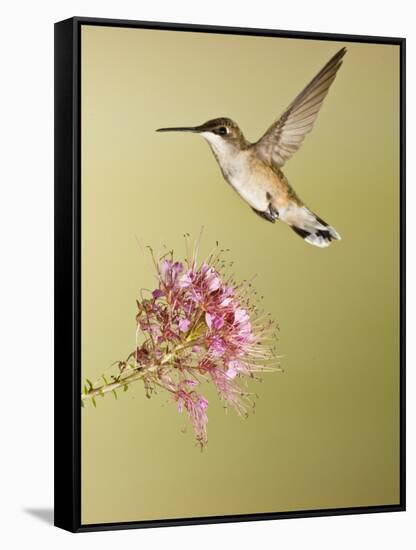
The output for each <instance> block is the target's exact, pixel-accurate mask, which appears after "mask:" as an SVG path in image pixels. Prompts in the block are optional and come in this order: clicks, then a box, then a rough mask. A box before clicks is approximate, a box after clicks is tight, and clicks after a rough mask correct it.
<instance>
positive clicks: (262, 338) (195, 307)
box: [124, 254, 275, 446]
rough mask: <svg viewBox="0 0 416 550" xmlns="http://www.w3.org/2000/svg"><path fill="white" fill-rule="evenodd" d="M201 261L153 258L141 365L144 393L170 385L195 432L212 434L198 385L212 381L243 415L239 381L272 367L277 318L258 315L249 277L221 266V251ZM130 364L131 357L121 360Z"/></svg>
mask: <svg viewBox="0 0 416 550" xmlns="http://www.w3.org/2000/svg"><path fill="white" fill-rule="evenodd" d="M212 258H214V256H211V259H210V260H208V261H207V262H203V263H202V264H200V265H198V264H197V261H196V258H195V257H194V258H193V259H191V260H188V261H187V262H186V263H182V262H175V261H174V260H173V254H169V255H168V256H165V257H164V258H163V259H161V260H159V261H158V260H155V263H156V267H157V277H158V285H157V288H155V289H154V290H153V292H151V294H150V297H149V298H146V299H144V298H143V299H141V300H140V301H138V302H137V306H138V312H137V316H136V322H137V338H138V345H137V349H136V351H135V352H133V354H130V356H129V357H131V356H132V357H134V358H135V364H134V365H133V366H131V365H130V368H135V369H137V370H138V371H139V372H140V374H141V376H142V379H143V382H144V386H145V390H146V394H147V395H148V396H150V395H151V394H152V393H153V392H156V391H158V390H160V389H164V390H166V391H168V392H170V393H171V394H172V395H173V397H174V400H175V401H176V403H177V407H178V410H179V412H183V410H186V411H187V414H188V417H189V419H190V421H191V423H192V426H193V429H194V432H195V436H196V439H197V441H198V443H199V444H200V445H201V446H204V445H205V444H206V442H207V422H208V417H207V407H208V401H207V399H206V398H205V397H204V396H203V395H202V394H201V393H200V390H199V392H198V393H196V392H195V389H194V388H195V387H196V386H197V385H198V388H201V389H202V385H203V383H204V382H205V383H206V382H211V383H212V384H213V385H214V386H215V388H216V390H217V393H218V395H219V397H220V399H221V400H222V401H223V402H224V403H225V405H227V406H230V407H232V408H234V409H235V410H236V411H237V413H238V414H240V415H245V414H247V411H248V410H249V408H250V403H251V400H252V397H253V396H252V395H250V394H249V393H248V392H247V391H246V390H245V389H243V386H242V384H241V383H243V382H244V380H245V379H249V378H253V377H254V375H255V373H256V372H258V371H268V370H275V367H274V366H273V365H272V363H273V361H274V350H273V348H272V347H271V343H272V340H270V338H273V323H272V322H271V321H270V320H267V318H266V321H264V320H263V321H259V320H258V314H257V309H256V306H255V305H253V304H254V300H253V296H252V294H251V291H250V288H249V286H248V285H244V284H241V285H237V284H235V283H233V282H232V281H231V280H230V278H228V277H227V276H226V275H225V274H224V273H223V272H222V271H221V270H220V268H219V265H220V263H221V262H220V259H219V258H220V255H217V256H216V257H215V258H216V259H214V260H213V259H212ZM124 364H125V365H126V364H127V365H128V361H126V362H124Z"/></svg>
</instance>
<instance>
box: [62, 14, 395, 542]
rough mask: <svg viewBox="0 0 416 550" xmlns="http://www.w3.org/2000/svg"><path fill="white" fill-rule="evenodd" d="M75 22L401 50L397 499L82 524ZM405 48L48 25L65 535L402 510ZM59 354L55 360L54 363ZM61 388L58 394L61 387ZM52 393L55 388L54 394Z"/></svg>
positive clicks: (156, 25)
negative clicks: (51, 55)
mask: <svg viewBox="0 0 416 550" xmlns="http://www.w3.org/2000/svg"><path fill="white" fill-rule="evenodd" d="M82 25H97V26H111V27H130V28H140V29H154V30H171V31H172V30H174V31H179V32H184V31H192V32H197V33H213V34H215V33H217V34H233V35H251V36H267V37H280V38H300V39H303V40H308V39H310V40H326V41H343V42H361V43H363V42H364V43H376V44H392V45H397V46H399V47H400V121H401V127H400V504H392V505H383V506H365V507H356V508H336V509H322V510H301V511H294V512H293V511H291V512H276V513H261V514H260V513H259V514H247V515H229V516H211V517H194V518H183V519H160V520H154V521H134V522H123V523H116V522H115V523H104V524H94V525H85V524H82V523H81V453H80V436H81V403H80V401H81V399H80V394H81V364H80V362H81V354H80V351H81V331H80V328H81V327H80V310H81V259H80V257H81V256H80V253H81V238H80V237H81V228H80V212H81V201H80V185H81V177H80V174H81V150H80V132H81V126H80V117H81V103H80V95H81V94H80V84H81V80H80V65H81V61H80V53H81V27H82ZM405 51H406V41H405V39H404V38H388V37H379V36H358V35H348V34H329V33H317V32H294V31H282V30H269V29H250V28H234V27H221V26H204V25H189V24H178V23H160V22H145V21H128V20H115V19H114V20H113V19H98V18H88V17H73V18H71V19H67V20H64V21H60V22H58V23H56V24H55V354H56V355H55V356H56V361H55V479H54V481H55V525H56V526H57V527H60V528H62V529H65V530H68V531H71V532H83V531H99V530H110V529H131V528H144V527H161V526H173V525H190V524H207V523H226V522H239V521H253V520H268V519H288V518H300V517H313V516H331V515H332V516H334V515H343V514H363V513H375V512H395V511H404V510H405V490H406V486H405V478H406V463H405V448H406V441H405V399H406V395H405V316H406V312H405V283H406V281H405V269H406V259H405V245H406V243H405V111H406V97H405ZM58 358H59V361H58ZM62 387H65V388H67V390H66V391H65V392H62V391H60V390H61V388H62ZM58 390H59V391H58Z"/></svg>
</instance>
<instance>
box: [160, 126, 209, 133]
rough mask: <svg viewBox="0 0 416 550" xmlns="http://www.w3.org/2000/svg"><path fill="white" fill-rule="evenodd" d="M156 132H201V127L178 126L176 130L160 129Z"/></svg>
mask: <svg viewBox="0 0 416 550" xmlns="http://www.w3.org/2000/svg"><path fill="white" fill-rule="evenodd" d="M156 132H199V126H178V127H176V128H158V129H157V130H156Z"/></svg>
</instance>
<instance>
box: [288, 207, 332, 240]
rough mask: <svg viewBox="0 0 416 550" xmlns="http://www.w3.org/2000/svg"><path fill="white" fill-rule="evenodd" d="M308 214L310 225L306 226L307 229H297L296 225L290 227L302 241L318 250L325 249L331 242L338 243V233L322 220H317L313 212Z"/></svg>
mask: <svg viewBox="0 0 416 550" xmlns="http://www.w3.org/2000/svg"><path fill="white" fill-rule="evenodd" d="M309 213H310V214H311V215H312V217H313V219H312V220H311V222H312V223H309V224H308V227H307V228H306V227H304V228H302V227H297V226H296V225H291V228H292V229H293V231H294V232H295V233H296V234H297V235H299V236H300V237H302V239H304V241H306V242H307V243H309V244H313V245H314V246H318V247H319V248H326V247H327V246H329V245H330V244H331V242H332V241H340V240H341V236H340V235H339V233H338V232H337V231H336V230H335V229H334V228H333V227H331V226H330V225H328V224H327V223H326V222H324V220H322V219H321V218H319V217H318V216H317V215H316V214H314V213H313V212H310V211H309Z"/></svg>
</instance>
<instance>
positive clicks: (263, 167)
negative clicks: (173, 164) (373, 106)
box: [157, 48, 347, 247]
mask: <svg viewBox="0 0 416 550" xmlns="http://www.w3.org/2000/svg"><path fill="white" fill-rule="evenodd" d="M346 51H347V50H346V48H342V49H341V50H339V51H338V52H337V53H336V54H335V55H334V56H333V57H332V58H331V59H330V60H329V61H328V63H327V64H326V65H325V66H324V67H323V68H322V69H321V70H320V71H319V73H318V74H317V75H316V76H315V77H314V78H313V79H312V80H311V81H310V82H309V84H308V85H307V86H306V87H305V88H304V89H303V90H302V91H301V92H300V94H299V95H297V96H296V98H295V99H294V100H293V101H292V103H291V104H290V105H289V107H288V108H287V109H286V110H285V111H284V113H283V114H282V115H281V116H280V118H279V119H278V120H277V121H276V122H274V123H273V124H272V125H271V126H270V128H269V129H268V130H267V131H266V133H265V134H264V135H263V136H262V137H261V138H260V139H259V140H258V141H256V142H255V143H250V142H249V141H247V140H246V138H245V137H244V135H243V133H242V131H241V130H240V128H239V127H238V125H237V124H236V123H235V122H234V121H232V120H231V119H229V118H225V117H222V118H215V119H213V120H209V121H208V122H205V123H204V124H201V125H200V126H192V127H176V128H159V129H158V130H157V131H158V132H194V133H198V134H200V135H201V136H203V137H204V138H205V140H206V141H207V142H208V144H209V146H210V147H211V149H212V152H213V153H214V156H215V158H216V159H217V162H218V164H219V166H220V168H221V172H222V174H223V176H224V178H225V180H226V181H227V182H228V183H229V184H230V185H231V186H232V187H233V188H234V189H235V190H236V191H237V193H238V194H239V195H240V196H241V197H242V198H243V199H244V200H245V201H246V202H247V203H248V204H249V205H250V206H251V208H252V210H254V212H255V213H256V214H258V215H259V216H261V217H262V218H264V219H265V220H267V221H269V222H272V223H274V222H275V221H276V220H281V221H282V222H285V223H287V224H288V225H289V226H290V227H291V228H292V229H293V231H295V233H297V234H298V235H300V236H301V237H302V238H303V239H304V240H305V241H306V242H308V243H310V244H313V245H315V246H319V247H326V246H329V245H330V244H331V241H332V240H334V239H335V240H339V239H341V237H340V235H339V234H338V233H337V231H336V230H335V229H334V228H333V227H331V226H330V225H329V224H327V223H326V222H324V220H322V219H321V218H319V217H318V216H317V215H316V214H314V213H313V212H312V211H311V210H309V208H308V207H307V206H306V205H305V204H304V203H303V202H302V200H301V199H300V198H299V197H298V195H297V194H296V193H295V191H294V189H293V188H292V187H291V185H290V184H289V182H288V180H287V178H286V176H285V175H284V174H283V172H282V170H281V168H282V167H283V166H284V164H285V162H286V161H287V160H289V159H290V158H291V157H292V155H293V154H294V153H296V151H297V150H298V149H299V147H300V146H301V145H302V142H303V140H304V138H305V136H306V134H307V133H309V132H310V131H311V130H312V127H313V125H314V122H315V120H316V118H317V116H318V113H319V110H320V108H321V106H322V103H323V101H324V99H325V97H326V95H327V93H328V90H329V88H330V86H331V84H332V83H333V81H334V80H335V76H336V74H337V71H338V69H339V68H340V66H341V65H342V58H343V57H344V55H345V53H346Z"/></svg>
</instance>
